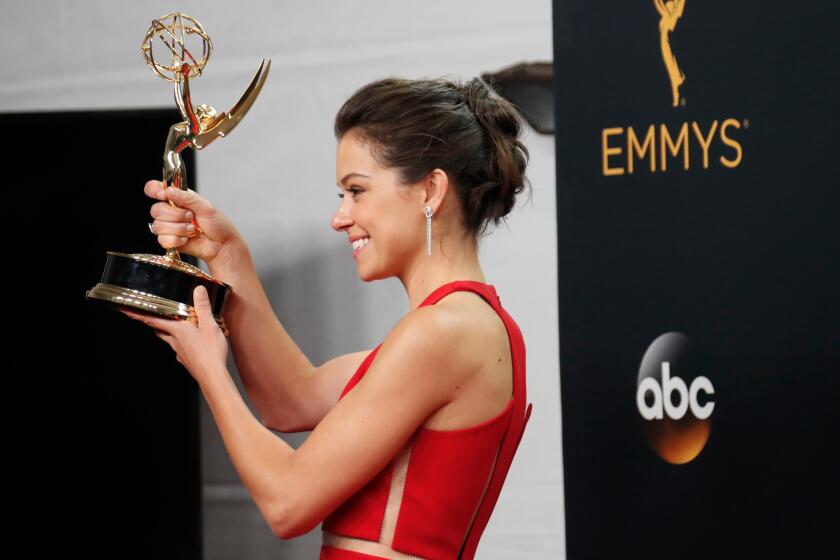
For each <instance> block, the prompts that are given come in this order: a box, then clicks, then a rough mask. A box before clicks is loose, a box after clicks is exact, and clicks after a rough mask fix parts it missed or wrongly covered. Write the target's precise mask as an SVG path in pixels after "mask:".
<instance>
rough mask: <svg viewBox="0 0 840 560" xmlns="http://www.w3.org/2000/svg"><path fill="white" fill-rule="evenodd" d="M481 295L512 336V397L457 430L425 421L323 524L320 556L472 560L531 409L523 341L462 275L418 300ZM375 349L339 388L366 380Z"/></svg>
mask: <svg viewBox="0 0 840 560" xmlns="http://www.w3.org/2000/svg"><path fill="white" fill-rule="evenodd" d="M459 290H469V291H473V292H476V293H478V294H479V295H481V297H483V298H484V299H485V300H486V301H487V303H489V304H490V305H491V306H492V307H493V309H494V310H495V311H496V313H498V314H499V316H500V317H501V319H502V321H503V322H504V324H505V328H506V329H507V332H508V339H509V340H510V349H511V358H512V362H513V364H512V365H513V396H512V397H511V399H510V401H508V404H507V406H506V407H505V409H504V410H503V411H502V412H501V413H499V414H498V415H497V416H495V417H493V418H491V419H489V420H486V421H484V422H482V423H480V424H476V425H474V426H469V427H467V428H462V429H457V430H431V429H427V428H423V427H422V426H421V427H420V428H418V429H417V431H416V432H415V433H414V435H412V437H411V438H410V439H409V441H408V442H407V443H406V445H405V447H404V448H403V449H402V450H401V451H400V452H399V453H398V454H397V455H396V457H395V458H394V459H393V460H392V461H391V463H389V464H388V465H386V466H385V468H383V469H382V470H381V471H380V472H379V473H378V474H376V475H375V476H374V477H373V478H372V479H371V480H370V481H369V482H368V483H367V484H366V485H365V486H363V487H362V488H360V489H359V491H358V492H356V494H354V495H353V496H351V497H350V498H349V499H348V500H347V501H345V502H344V503H343V504H342V505H341V506H339V507H338V508H337V509H336V510H335V511H333V512H332V513H331V514H330V515H329V516H328V517H327V518H326V519H325V520H324V522H323V524H322V527H321V528H322V530H323V544H322V546H321V550H320V560H381V559H383V558H405V559H409V558H421V559H425V560H451V559H453V558H458V559H463V560H472V558H473V556H474V555H475V550H476V547H477V546H478V540H479V538H481V534H482V533H483V531H484V528H485V527H486V525H487V522H488V520H489V519H490V514H491V513H492V512H493V508H494V507H495V505H496V500H497V499H498V497H499V492H500V491H501V489H502V483H503V482H504V480H505V477H506V476H507V473H508V469H509V468H510V464H511V462H512V460H513V456H514V453H516V449H517V448H518V447H519V441H520V439H521V438H522V434H523V432H524V430H525V426H526V424H527V423H528V418H529V417H530V415H531V408H532V403H529V404H528V409H527V411H526V410H525V400H526V394H525V342H524V340H523V338H522V333H521V332H520V330H519V327H518V326H517V325H516V323H515V322H514V320H513V318H512V317H511V316H510V315H508V313H507V311H505V309H504V308H502V305H501V299H500V298H499V296H498V295H496V290H495V288H494V287H493V286H492V285H490V284H484V283H482V282H478V281H475V280H456V281H454V282H449V283H447V284H444V285H442V286H440V287H439V288H437V289H436V290H434V291H433V292H432V293H431V294H429V295H428V296H427V297H426V299H425V300H423V302H422V303H421V304H420V307H422V306H424V305H434V304H435V303H437V302H438V300H440V299H441V298H442V297H444V296H446V295H447V294H450V293H452V292H454V291H459ZM380 346H382V344H381V343H380V344H379V346H377V347H376V348H374V349H373V351H371V353H370V354H368V356H367V357H366V358H365V360H364V361H363V362H362V363H361V365H360V366H359V369H358V370H357V371H356V373H355V374H354V375H353V377H351V378H350V381H348V383H347V386H346V387H344V390H343V391H342V392H341V396H340V397H339V398H341V397H344V395H345V394H347V392H348V391H350V389H352V388H353V387H354V386H355V385H356V383H358V382H359V380H360V379H361V378H362V376H363V375H364V374H365V372H366V371H367V368H368V367H369V366H370V364H371V362H373V359H374V358H375V356H376V353H377V352H378V351H379V347H380Z"/></svg>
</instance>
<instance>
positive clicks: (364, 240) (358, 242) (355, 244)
mask: <svg viewBox="0 0 840 560" xmlns="http://www.w3.org/2000/svg"><path fill="white" fill-rule="evenodd" d="M368 241H370V237H364V238H362V239H357V240H356V241H354V242H353V250H356V249H358V248H359V247H361V246H362V245H367V244H368Z"/></svg>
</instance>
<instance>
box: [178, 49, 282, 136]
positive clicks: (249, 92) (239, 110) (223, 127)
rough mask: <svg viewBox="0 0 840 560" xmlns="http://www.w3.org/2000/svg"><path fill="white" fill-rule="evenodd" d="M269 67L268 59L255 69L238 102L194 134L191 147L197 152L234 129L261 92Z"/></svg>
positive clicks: (269, 61)
mask: <svg viewBox="0 0 840 560" xmlns="http://www.w3.org/2000/svg"><path fill="white" fill-rule="evenodd" d="M270 67H271V60H270V59H269V60H268V61H266V60H265V59H263V61H262V62H261V63H260V67H259V68H257V73H256V74H254V79H253V80H251V83H250V85H249V86H248V89H246V90H245V93H243V94H242V97H241V98H239V101H238V102H237V103H236V105H234V106H233V108H232V109H231V110H230V111H227V112H223V113H219V114H218V115H217V116H216V117H214V118H213V120H212V121H211V122H210V124H208V125H206V128H205V130H202V131H201V132H199V133H198V134H196V136H195V139H194V140H193V145H194V146H195V147H196V148H198V149H199V150H200V149H202V148H204V147H205V146H207V145H208V144H210V142H212V141H213V140H215V139H216V138H219V137H224V136H227V135H228V134H230V131H231V130H233V129H234V128H236V125H238V124H239V121H241V120H242V118H243V117H244V116H245V115H246V114H247V113H248V110H249V109H250V108H251V105H253V104H254V101H256V99H257V96H258V95H259V94H260V90H262V87H263V84H264V83H265V79H266V77H268V69H269V68H270Z"/></svg>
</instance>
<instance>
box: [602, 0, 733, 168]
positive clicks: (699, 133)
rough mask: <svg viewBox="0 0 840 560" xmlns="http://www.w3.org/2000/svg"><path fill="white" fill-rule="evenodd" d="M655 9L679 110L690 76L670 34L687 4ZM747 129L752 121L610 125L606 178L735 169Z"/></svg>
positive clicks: (661, 3)
mask: <svg viewBox="0 0 840 560" xmlns="http://www.w3.org/2000/svg"><path fill="white" fill-rule="evenodd" d="M653 5H654V7H655V8H656V11H657V12H658V13H659V48H660V49H661V51H662V60H663V62H664V63H665V70H666V71H667V73H668V79H669V80H670V82H671V101H672V103H671V105H672V106H673V107H678V106H680V105H685V98H682V99H680V87H681V86H682V85H683V84H684V83H685V74H683V72H682V70H680V67H679V66H678V65H677V58H676V57H675V56H674V53H673V51H672V50H671V41H670V34H671V32H672V31H674V29H676V26H677V22H679V20H680V18H682V15H683V12H684V11H685V0H667V1H665V0H653ZM671 114H674V113H671ZM677 114H679V113H677ZM663 116H664V115H663ZM663 120H667V121H670V119H663ZM748 127H749V119H736V118H734V117H724V118H711V119H708V118H707V119H701V120H691V121H688V120H686V121H683V122H673V121H671V122H659V123H653V124H641V125H639V124H631V125H625V126H609V127H605V128H602V129H601V175H603V176H605V177H616V176H621V175H625V174H627V175H632V174H633V173H636V172H639V171H642V172H644V171H645V170H648V171H649V172H650V173H664V172H666V171H668V169H669V168H672V169H673V168H674V167H682V169H683V170H684V171H688V170H689V169H691V168H692V167H695V168H696V167H697V166H698V165H701V166H702V168H703V170H707V169H709V168H710V167H711V166H712V165H717V164H719V165H721V166H723V167H725V168H727V169H734V168H736V167H738V166H739V165H741V161H742V159H743V156H744V147H743V145H742V143H741V140H740V139H739V138H738V137H737V136H736V135H738V134H739V133H738V132H737V131H738V130H741V129H744V128H748ZM698 156H699V157H698ZM692 162H693V165H692ZM675 164H676V165H675Z"/></svg>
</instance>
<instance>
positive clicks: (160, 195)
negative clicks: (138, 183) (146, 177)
mask: <svg viewBox="0 0 840 560" xmlns="http://www.w3.org/2000/svg"><path fill="white" fill-rule="evenodd" d="M143 192H144V193H145V194H146V196H148V197H151V198H156V199H158V200H166V193H165V192H164V190H163V183H162V182H160V181H155V180H151V181H146V184H145V185H143Z"/></svg>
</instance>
